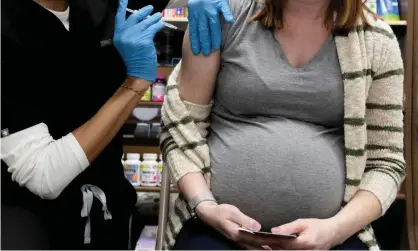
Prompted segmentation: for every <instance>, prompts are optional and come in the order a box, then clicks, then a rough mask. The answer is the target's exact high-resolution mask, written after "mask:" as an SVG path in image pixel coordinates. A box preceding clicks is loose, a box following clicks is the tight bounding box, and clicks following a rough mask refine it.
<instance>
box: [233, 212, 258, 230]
mask: <svg viewBox="0 0 418 251" xmlns="http://www.w3.org/2000/svg"><path fill="white" fill-rule="evenodd" d="M227 217H228V219H229V220H230V221H232V222H234V223H236V224H237V225H239V226H240V227H243V228H246V229H249V230H251V231H260V229H261V224H260V223H258V222H257V221H256V220H254V219H253V218H250V217H248V216H247V215H245V214H243V213H242V212H241V211H240V210H239V209H238V208H235V207H234V208H233V209H231V210H230V213H229V215H227Z"/></svg>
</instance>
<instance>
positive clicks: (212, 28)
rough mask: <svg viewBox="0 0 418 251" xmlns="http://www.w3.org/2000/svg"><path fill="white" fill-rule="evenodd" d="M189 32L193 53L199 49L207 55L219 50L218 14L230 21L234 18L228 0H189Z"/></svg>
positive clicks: (219, 27)
mask: <svg viewBox="0 0 418 251" xmlns="http://www.w3.org/2000/svg"><path fill="white" fill-rule="evenodd" d="M187 7H188V10H189V32H190V44H191V47H192V51H193V53H194V54H199V53H200V51H202V52H203V54H204V55H206V56H207V55H209V54H210V53H211V52H212V49H213V50H219V49H220V47H221V41H222V30H221V23H220V19H219V17H220V16H219V14H220V13H222V15H223V16H224V18H225V21H226V22H228V23H231V24H232V22H233V21H234V18H233V16H232V13H231V9H230V8H229V0H189V3H188V6H187Z"/></svg>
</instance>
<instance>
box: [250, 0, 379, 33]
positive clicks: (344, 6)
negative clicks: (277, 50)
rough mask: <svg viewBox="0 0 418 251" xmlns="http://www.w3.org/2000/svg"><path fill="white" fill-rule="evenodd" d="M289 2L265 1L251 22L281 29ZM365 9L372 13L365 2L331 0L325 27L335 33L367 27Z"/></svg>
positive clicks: (282, 0) (278, 0) (284, 0)
mask: <svg viewBox="0 0 418 251" xmlns="http://www.w3.org/2000/svg"><path fill="white" fill-rule="evenodd" d="M257 1H258V0H257ZM288 1H292V0H264V4H263V7H262V8H261V10H260V11H259V12H258V13H257V14H256V15H255V16H253V17H252V18H251V19H250V21H259V22H260V23H261V24H262V25H263V26H265V27H266V28H270V29H281V28H282V27H283V24H284V17H283V11H284V8H285V5H286V3H287V2H288ZM365 9H366V10H367V11H369V12H372V11H371V10H370V9H368V8H367V7H366V6H365V4H364V0H331V1H330V4H329V6H328V9H327V11H326V18H325V25H326V26H327V27H329V28H330V29H332V30H333V31H336V30H350V29H353V28H355V27H357V26H359V24H361V23H363V24H366V25H367V21H366V16H365V14H364V10H365ZM375 17H377V15H375ZM359 21H361V22H360V23H359Z"/></svg>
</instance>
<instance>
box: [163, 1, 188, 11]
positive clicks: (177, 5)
mask: <svg viewBox="0 0 418 251" xmlns="http://www.w3.org/2000/svg"><path fill="white" fill-rule="evenodd" d="M188 2H189V1H188V0H170V2H168V5H167V9H173V8H180V7H186V5H187V3H188Z"/></svg>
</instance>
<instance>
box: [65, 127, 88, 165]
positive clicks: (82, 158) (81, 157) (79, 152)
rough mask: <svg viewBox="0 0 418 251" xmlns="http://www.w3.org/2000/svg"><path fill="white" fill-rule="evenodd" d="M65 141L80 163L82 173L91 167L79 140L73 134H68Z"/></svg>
mask: <svg viewBox="0 0 418 251" xmlns="http://www.w3.org/2000/svg"><path fill="white" fill-rule="evenodd" d="M64 140H65V141H66V142H67V143H68V146H69V147H70V148H71V151H72V152H73V153H74V156H75V157H76V159H77V162H78V163H79V166H80V168H81V171H84V170H85V169H86V168H87V167H88V166H89V165H90V162H89V160H88V159H87V156H86V153H85V152H84V150H83V148H81V146H80V144H79V143H78V141H77V139H76V138H75V137H74V135H73V134H72V133H69V134H67V136H65V137H64Z"/></svg>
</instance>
